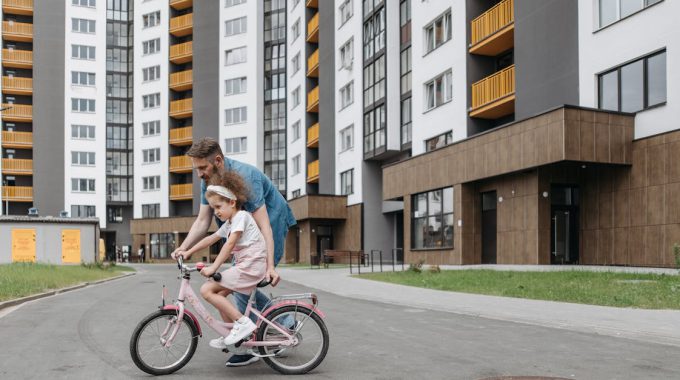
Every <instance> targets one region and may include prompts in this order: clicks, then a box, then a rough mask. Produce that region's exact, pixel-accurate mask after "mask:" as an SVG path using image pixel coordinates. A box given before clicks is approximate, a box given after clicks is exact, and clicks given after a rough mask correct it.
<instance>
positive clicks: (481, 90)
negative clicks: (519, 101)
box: [470, 65, 515, 119]
mask: <svg viewBox="0 0 680 380" xmlns="http://www.w3.org/2000/svg"><path fill="white" fill-rule="evenodd" d="M513 112H515V65H512V66H510V67H507V68H505V69H503V70H501V71H499V72H497V73H495V74H493V75H491V76H489V77H486V78H484V79H482V80H480V81H479V82H476V83H474V84H473V85H472V107H471V108H470V117H476V118H480V119H498V118H499V117H503V116H506V115H510V114H511V113H513Z"/></svg>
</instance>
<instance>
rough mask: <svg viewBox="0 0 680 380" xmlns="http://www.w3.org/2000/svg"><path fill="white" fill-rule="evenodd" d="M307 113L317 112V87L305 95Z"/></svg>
mask: <svg viewBox="0 0 680 380" xmlns="http://www.w3.org/2000/svg"><path fill="white" fill-rule="evenodd" d="M307 112H319V86H316V87H314V89H312V91H310V92H309V93H308V94H307Z"/></svg>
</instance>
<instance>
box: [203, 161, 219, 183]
mask: <svg viewBox="0 0 680 380" xmlns="http://www.w3.org/2000/svg"><path fill="white" fill-rule="evenodd" d="M217 173H219V171H218V170H217V166H215V165H212V173H210V174H209V175H208V176H207V177H205V176H204V177H202V178H203V180H204V181H205V182H208V180H209V179H210V178H211V177H212V176H214V175H215V174H217Z"/></svg>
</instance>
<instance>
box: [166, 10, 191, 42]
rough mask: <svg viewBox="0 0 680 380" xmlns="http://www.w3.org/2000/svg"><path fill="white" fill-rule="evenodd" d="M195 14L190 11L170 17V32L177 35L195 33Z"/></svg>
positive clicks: (182, 35)
mask: <svg viewBox="0 0 680 380" xmlns="http://www.w3.org/2000/svg"><path fill="white" fill-rule="evenodd" d="M193 30H194V14H193V13H189V14H185V15H182V16H177V17H173V18H171V19H170V34H172V35H173V36H175V37H184V36H188V35H190V34H191V33H193Z"/></svg>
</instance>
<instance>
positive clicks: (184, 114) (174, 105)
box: [170, 98, 193, 119]
mask: <svg viewBox="0 0 680 380" xmlns="http://www.w3.org/2000/svg"><path fill="white" fill-rule="evenodd" d="M192 114H193V99H192V98H188V99H180V100H174V101H172V102H170V117H173V118H175V119H186V118H188V117H191V115H192Z"/></svg>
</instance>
